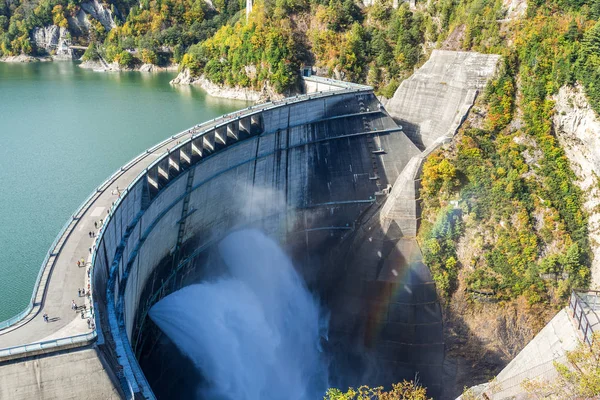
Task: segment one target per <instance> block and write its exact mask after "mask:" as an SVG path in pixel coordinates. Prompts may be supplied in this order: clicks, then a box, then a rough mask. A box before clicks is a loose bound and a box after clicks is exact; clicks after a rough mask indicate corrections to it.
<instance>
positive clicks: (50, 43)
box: [31, 25, 73, 59]
mask: <svg viewBox="0 0 600 400" xmlns="http://www.w3.org/2000/svg"><path fill="white" fill-rule="evenodd" d="M67 34H68V31H67V29H66V28H62V27H61V28H59V27H58V26H56V25H49V26H45V27H43V28H35V29H34V30H33V32H32V33H31V39H32V40H33V42H35V44H36V46H37V47H39V48H43V49H45V50H46V51H47V52H48V53H50V52H51V51H53V52H54V54H55V56H56V57H58V58H65V59H71V58H73V51H72V50H71V49H70V48H69V40H68V38H67Z"/></svg>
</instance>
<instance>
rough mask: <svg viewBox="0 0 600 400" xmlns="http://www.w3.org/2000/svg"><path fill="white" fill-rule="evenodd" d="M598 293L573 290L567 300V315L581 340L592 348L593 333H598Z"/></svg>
mask: <svg viewBox="0 0 600 400" xmlns="http://www.w3.org/2000/svg"><path fill="white" fill-rule="evenodd" d="M598 313H600V291H598V290H574V291H572V292H571V297H570V299H569V314H570V316H571V318H572V319H573V323H574V325H575V328H577V330H578V331H579V332H580V333H581V334H582V340H583V342H584V343H586V344H587V345H588V346H590V347H591V346H592V343H593V341H594V332H597V331H598V332H600V318H599V317H598Z"/></svg>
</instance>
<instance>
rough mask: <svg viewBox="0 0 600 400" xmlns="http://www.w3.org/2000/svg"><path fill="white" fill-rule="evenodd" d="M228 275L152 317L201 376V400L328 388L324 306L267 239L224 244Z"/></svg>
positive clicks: (230, 239)
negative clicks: (323, 345)
mask: <svg viewBox="0 0 600 400" xmlns="http://www.w3.org/2000/svg"><path fill="white" fill-rule="evenodd" d="M219 253H220V256H221V257H222V258H223V259H224V262H225V264H226V266H227V270H228V273H227V274H226V275H225V276H223V277H221V278H218V279H217V280H215V281H208V282H203V283H200V284H195V285H191V286H187V287H185V288H183V289H181V290H179V291H177V292H175V293H173V294H171V295H169V296H167V297H166V298H164V299H163V300H161V301H160V302H158V303H157V304H156V305H154V307H153V308H152V309H151V310H150V317H151V318H152V320H153V321H154V322H155V323H156V324H157V325H158V326H159V327H160V329H161V330H162V331H163V332H165V333H166V334H167V335H168V336H169V338H170V339H171V340H172V341H173V342H174V343H175V344H176V346H177V347H178V348H179V349H180V350H181V351H182V352H183V353H184V354H185V355H186V356H187V357H189V358H190V359H191V360H192V362H193V363H194V364H195V365H196V366H197V368H199V369H200V370H201V371H202V374H203V375H204V377H205V379H206V380H207V381H208V383H207V384H206V385H204V387H201V388H200V389H199V392H200V398H203V399H222V400H224V399H230V400H275V399H279V398H281V396H282V394H283V393H285V396H286V398H287V399H290V400H304V399H316V398H320V397H322V396H323V394H324V391H325V389H326V388H327V368H326V365H325V362H324V357H323V355H322V353H321V352H320V351H319V347H320V346H319V340H320V337H321V335H322V334H323V333H325V332H323V331H321V328H320V327H321V326H322V325H321V324H320V320H321V319H322V317H321V316H320V315H319V306H318V305H317V303H316V302H315V299H314V298H313V297H312V296H311V294H310V293H309V292H308V290H307V289H306V287H305V285H304V282H303V281H302V278H301V277H300V276H299V275H298V274H297V273H296V271H295V270H294V267H293V266H292V263H291V261H290V260H289V258H288V257H287V256H286V255H285V254H284V252H283V251H282V250H281V249H280V248H279V247H278V246H277V244H276V243H275V242H274V241H273V240H271V239H269V238H267V237H266V236H265V235H264V234H262V233H261V232H259V231H256V230H243V231H238V232H234V233H232V234H230V235H228V236H227V237H226V238H225V239H224V240H223V241H222V242H221V243H220V244H219Z"/></svg>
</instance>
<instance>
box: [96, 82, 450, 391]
mask: <svg viewBox="0 0 600 400" xmlns="http://www.w3.org/2000/svg"><path fill="white" fill-rule="evenodd" d="M417 154H419V150H418V149H417V148H416V146H415V145H414V144H413V143H412V142H411V141H410V140H409V139H408V138H407V137H406V136H405V135H404V133H403V132H402V130H401V128H400V127H398V125H396V124H395V123H394V121H393V120H392V119H391V118H390V117H389V116H388V114H387V113H386V111H385V110H384V109H383V107H381V106H380V104H379V102H378V101H377V99H376V97H375V96H374V94H373V93H372V91H371V88H368V87H361V86H358V85H351V86H350V85H346V86H344V87H342V88H340V90H338V91H336V92H327V93H318V94H313V95H308V96H306V97H298V98H295V99H294V98H292V99H287V100H286V101H282V102H280V103H278V104H270V105H267V106H259V107H256V108H254V109H249V110H245V111H243V112H240V113H234V114H233V115H230V116H228V117H226V118H224V119H223V120H222V121H221V122H220V123H219V124H216V125H214V126H211V127H210V128H208V129H206V130H204V131H201V132H198V133H197V134H195V135H194V136H193V137H192V138H190V139H188V140H186V141H183V142H181V143H178V144H177V145H175V146H174V147H173V148H171V149H170V150H169V152H168V154H166V155H165V156H164V157H162V158H160V159H158V160H156V161H155V162H154V163H153V164H152V165H150V166H149V167H148V168H147V169H146V170H145V171H144V172H143V173H142V174H141V175H140V176H138V178H137V179H136V180H135V181H134V182H133V183H132V184H131V185H130V186H129V187H128V188H127V190H126V191H125V192H124V193H123V194H122V196H121V197H120V199H119V201H118V202H117V204H115V206H114V208H113V209H112V211H111V214H110V218H108V220H107V221H106V222H105V224H104V226H103V228H102V232H101V236H100V237H101V239H100V241H99V242H98V246H97V249H96V252H95V254H94V259H93V268H94V269H93V286H94V288H95V293H96V297H95V304H96V319H97V326H98V327H100V328H101V329H99V330H98V342H97V346H98V347H99V348H100V349H101V350H102V352H103V353H104V354H105V356H106V359H107V362H108V363H109V364H110V365H111V366H112V367H111V368H112V369H113V370H115V371H116V374H117V376H118V377H119V383H120V387H121V390H122V391H123V393H125V395H126V396H127V397H140V396H141V397H145V398H152V397H153V396H154V393H153V391H152V389H153V388H151V384H149V383H148V380H147V379H146V376H145V372H146V371H145V370H144V371H143V370H142V368H140V365H139V363H138V358H139V357H140V356H141V355H142V354H144V353H145V352H146V350H145V349H149V348H151V346H150V347H144V346H148V343H152V341H153V340H154V341H156V338H155V337H153V335H155V334H153V333H152V332H151V327H150V326H149V325H151V324H152V323H151V322H150V321H149V320H148V318H147V311H148V310H149V308H150V307H151V306H152V305H153V304H154V303H155V302H156V301H158V300H159V299H160V298H162V297H164V296H165V295H167V294H169V293H171V292H172V291H174V290H177V289H179V288H181V287H182V286H185V285H187V284H189V283H191V282H193V281H194V280H195V279H198V277H199V276H200V275H201V274H200V275H199V274H198V270H199V269H202V267H199V261H198V260H200V259H201V258H202V257H203V255H204V254H205V253H206V252H207V251H209V250H210V248H211V246H212V245H213V244H215V243H216V242H218V241H219V239H220V238H222V237H223V236H224V235H225V234H226V233H227V232H229V231H230V230H232V229H236V228H240V227H247V226H253V227H258V228H260V229H262V230H263V231H265V232H266V233H267V234H269V235H271V236H272V237H275V238H276V239H278V240H279V241H280V242H281V243H283V244H284V246H285V248H286V250H287V251H288V253H289V254H290V255H291V256H292V257H293V258H294V260H295V263H296V265H297V266H298V268H299V270H300V272H301V274H302V275H303V276H304V277H305V278H306V281H307V283H308V285H309V287H311V289H313V290H314V291H315V292H317V293H318V295H319V296H320V297H321V298H322V299H323V302H324V303H325V304H326V305H327V306H328V307H329V308H330V310H331V311H332V318H331V347H332V349H333V350H332V357H333V359H334V362H333V365H334V368H338V372H339V374H340V375H342V374H343V375H344V377H343V378H340V380H339V382H340V384H342V385H343V384H345V383H349V384H356V382H371V383H372V384H382V383H383V384H389V383H391V382H392V381H394V382H395V381H398V380H401V379H411V378H414V376H415V373H419V374H420V377H421V378H420V379H421V382H423V383H424V384H425V385H427V386H428V387H429V388H430V391H431V392H432V393H435V392H436V391H438V390H439V389H440V379H441V364H442V361H443V337H442V329H441V315H440V312H439V306H438V305H437V300H436V295H435V287H434V285H433V282H432V281H431V277H430V275H429V272H428V270H427V268H425V267H424V266H423V265H422V263H420V262H419V261H420V258H419V257H418V256H417V257H416V258H417V260H416V262H415V260H414V259H413V258H415V254H414V253H415V252H414V251H413V250H414V249H413V250H411V249H410V248H404V247H402V246H396V243H397V242H398V241H399V240H400V238H402V236H403V233H402V229H401V228H400V227H399V225H397V224H396V225H395V228H394V229H393V235H392V236H389V235H388V233H392V232H391V231H390V230H389V229H386V230H385V232H383V233H382V234H381V235H379V237H378V238H377V240H379V241H380V242H381V243H385V246H386V248H385V253H382V252H381V249H380V248H373V249H371V250H372V251H370V250H369V246H368V243H369V242H371V241H372V238H370V239H369V238H368V237H367V236H366V235H364V234H360V232H361V231H360V230H359V229H358V227H359V226H360V225H361V219H363V218H365V217H366V216H367V215H368V214H369V213H373V212H376V211H377V210H378V209H379V208H380V207H381V205H382V204H383V203H384V201H385V199H386V197H387V196H388V193H389V191H390V188H391V184H392V183H394V182H395V181H396V180H397V178H398V177H399V176H400V174H401V172H402V171H403V169H404V168H405V166H406V165H407V163H408V161H409V160H410V159H411V158H412V157H413V156H416V155H417ZM409 184H411V185H412V184H413V182H412V181H411V182H409ZM413 211H414V210H413ZM413 217H414V216H413ZM413 225H414V223H413ZM357 244H362V248H363V251H362V253H361V262H360V263H356V262H352V261H351V258H349V257H352V254H351V252H350V248H351V247H352V246H353V245H357ZM388 247H389V248H388ZM403 252H404V253H406V254H408V255H403ZM407 252H408V253H407ZM411 252H412V253H411ZM409 253H410V254H409ZM419 255H420V253H419ZM386 260H389V261H388V262H387V264H386ZM390 263H391V267H390ZM389 268H392V269H394V271H395V272H396V274H395V275H394V274H392V273H391V272H389V271H388V274H387V275H386V273H382V272H381V271H382V270H385V269H389ZM345 277H352V279H351V280H349V279H346V278H345ZM149 332H150V333H149ZM340 349H341V350H340ZM348 358H352V359H357V358H358V359H360V362H358V363H357V366H355V368H353V369H352V371H351V372H349V373H348V372H346V371H343V370H344V369H346V366H347V363H346V360H347V359H348ZM336 366H337V367H336ZM342 371H343V372H342ZM344 379H346V380H347V381H345V380H344ZM150 383H152V382H150Z"/></svg>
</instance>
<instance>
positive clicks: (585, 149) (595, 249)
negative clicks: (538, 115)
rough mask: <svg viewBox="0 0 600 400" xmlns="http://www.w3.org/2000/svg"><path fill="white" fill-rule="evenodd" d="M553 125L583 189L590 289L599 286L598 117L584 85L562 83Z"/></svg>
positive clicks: (555, 98)
mask: <svg viewBox="0 0 600 400" xmlns="http://www.w3.org/2000/svg"><path fill="white" fill-rule="evenodd" d="M554 100H555V101H556V114H555V115H554V117H553V124H554V129H555V132H556V135H557V137H558V140H559V142H560V144H561V146H562V147H563V149H564V150H565V153H566V155H567V157H568V158H569V160H570V161H571V168H572V169H573V171H574V172H575V174H576V175H577V177H578V178H579V181H578V182H577V184H578V185H579V187H580V188H581V189H582V190H583V191H584V201H585V203H584V206H583V207H584V209H585V210H586V211H587V212H588V215H589V221H588V223H589V235H590V244H591V247H592V253H593V256H594V259H593V260H592V266H591V268H592V288H594V287H595V288H596V289H600V213H598V212H597V209H598V206H600V178H599V177H600V119H599V118H598V116H597V115H596V113H595V112H594V110H592V108H591V107H590V105H589V103H588V102H587V99H586V97H585V94H584V92H583V88H582V87H581V86H580V85H577V86H575V87H574V88H573V87H568V86H563V87H562V88H560V90H559V92H558V94H557V95H556V96H555V97H554Z"/></svg>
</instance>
